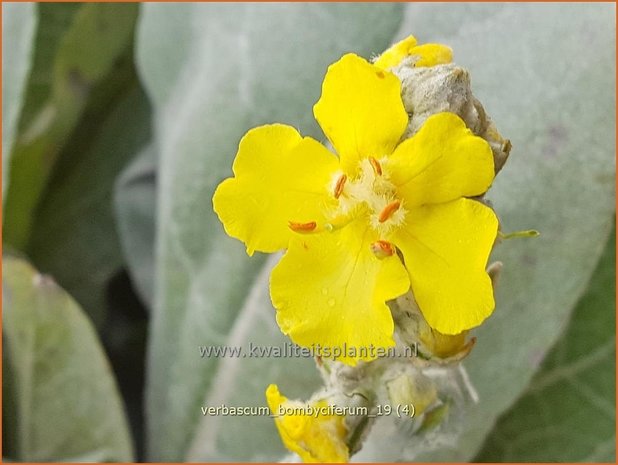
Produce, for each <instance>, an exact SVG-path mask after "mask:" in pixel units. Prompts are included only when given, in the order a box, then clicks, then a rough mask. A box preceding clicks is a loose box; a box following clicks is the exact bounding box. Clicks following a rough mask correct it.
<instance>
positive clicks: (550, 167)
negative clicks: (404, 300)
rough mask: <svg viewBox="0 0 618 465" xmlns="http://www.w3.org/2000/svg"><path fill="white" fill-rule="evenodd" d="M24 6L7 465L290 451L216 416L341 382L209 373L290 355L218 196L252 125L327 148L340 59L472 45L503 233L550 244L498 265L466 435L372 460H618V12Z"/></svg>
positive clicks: (6, 330) (513, 251) (9, 268)
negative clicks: (417, 44)
mask: <svg viewBox="0 0 618 465" xmlns="http://www.w3.org/2000/svg"><path fill="white" fill-rule="evenodd" d="M2 9H3V40H2V43H3V44H2V46H3V63H2V64H3V77H2V83H3V86H2V114H3V140H2V150H3V189H2V191H3V380H4V382H3V386H2V388H3V426H4V427H3V438H2V440H3V454H4V455H5V459H8V460H13V461H52V460H60V461H130V460H155V461H161V460H165V461H167V460H170V461H183V460H192V461H209V460H247V461H249V460H255V461H259V460H268V461H272V460H279V459H281V458H282V457H283V456H284V454H285V451H284V449H283V448H282V446H281V445H280V442H279V439H278V437H277V434H276V431H275V428H274V425H273V424H272V421H271V420H270V419H268V418H262V417H251V418H247V417H245V418H241V417H237V418H234V417H203V416H202V415H201V413H200V408H199V407H200V406H201V405H220V404H221V403H225V404H227V405H263V404H264V398H263V391H264V388H265V387H266V386H267V385H268V384H269V383H270V382H277V383H279V384H280V385H281V387H282V390H283V391H284V392H286V393H289V395H290V396H291V397H301V396H306V395H308V394H309V393H311V392H312V391H313V389H314V388H315V387H316V386H318V383H319V382H318V378H317V373H316V372H315V369H314V368H313V367H312V362H311V361H309V360H299V359H287V360H275V359H262V360H259V359H210V360H206V359H201V358H200V357H199V351H198V346H199V345H218V344H221V345H223V344H228V345H247V344H249V343H250V342H252V343H253V344H280V343H283V342H285V338H284V337H283V336H282V335H281V334H280V332H279V330H278V328H277V327H276V325H275V323H274V310H273V309H272V306H271V304H270V300H269V296H268V273H269V270H270V267H272V265H273V261H272V260H270V261H267V260H266V259H265V257H262V256H257V257H253V258H251V259H249V258H248V257H247V256H246V254H245V253H244V248H243V246H242V245H241V244H240V243H237V242H236V241H234V240H232V239H230V238H228V237H227V236H225V234H224V233H223V231H222V228H221V226H220V224H219V222H218V221H217V219H216V217H215V216H214V214H213V212H212V208H211V200H210V199H211V196H212V192H213V190H214V187H215V186H216V185H217V184H218V183H219V182H220V180H221V179H223V178H224V177H226V176H229V175H230V173H231V170H230V167H231V163H232V159H233V156H234V154H235V151H236V146H237V144H238V140H239V139H240V137H241V136H242V135H243V134H244V132H245V131H246V130H247V129H249V128H250V127H253V126H255V125H259V124H264V123H268V122H275V121H280V122H285V123H288V124H292V125H294V126H296V127H298V128H299V129H300V130H301V132H302V133H303V134H309V135H312V136H314V137H316V138H318V139H322V138H323V136H322V135H321V134H320V132H319V129H318V128H317V125H316V124H315V122H314V121H313V117H312V114H311V106H312V104H313V103H314V102H315V101H316V100H317V98H318V97H319V93H320V86H321V80H322V77H323V74H324V72H325V70H326V67H327V66H328V64H329V63H331V62H333V61H335V60H336V59H338V58H339V57H340V56H341V55H342V54H343V53H345V52H348V51H354V52H356V53H358V54H360V55H362V56H365V57H371V56H373V55H376V54H378V53H380V52H381V51H382V50H383V49H384V48H386V47H387V46H388V45H389V44H390V43H392V42H393V41H395V40H397V39H399V38H402V37H404V36H406V35H408V34H410V33H413V34H415V35H416V36H417V37H418V38H419V39H420V40H421V41H423V42H443V43H446V44H448V45H450V46H452V47H453V49H454V51H455V61H456V62H457V63H458V64H460V65H461V66H463V67H465V68H467V69H469V70H470V72H471V76H472V84H473V90H474V92H475V94H476V96H477V97H478V98H479V99H480V100H481V101H482V102H483V103H484V105H485V108H486V110H487V111H488V113H489V114H490V115H491V116H492V117H493V118H494V120H495V122H496V124H497V127H498V128H499V129H500V131H501V132H502V133H503V135H504V136H505V137H509V138H510V139H511V140H512V142H513V146H514V149H513V152H512V158H511V160H510V161H509V163H508V164H507V167H506V168H505V170H504V171H503V172H502V173H501V174H500V176H499V177H498V179H497V180H496V182H495V185H494V187H493V188H492V190H491V191H490V194H489V197H490V198H491V199H492V201H493V202H494V205H495V207H496V209H497V211H498V213H499V215H500V217H501V220H502V222H503V228H504V229H505V230H507V231H509V230H515V229H526V228H535V229H539V230H540V231H541V233H542V236H541V237H540V238H538V239H535V240H521V241H508V242H506V243H504V244H502V245H501V246H500V247H499V249H498V251H497V253H496V256H495V258H496V259H500V260H502V261H504V263H505V273H504V276H503V277H502V281H501V285H500V288H499V292H498V296H497V301H498V309H497V311H496V313H495V315H494V316H493V317H492V318H491V319H490V320H489V321H488V323H487V324H486V325H484V326H483V327H482V328H480V329H479V330H478V331H477V334H476V335H477V337H478V344H477V347H476V348H475V349H474V351H473V353H472V355H471V357H470V358H469V359H468V360H466V362H465V366H466V368H467V369H468V371H469V373H470V378H471V381H472V383H473V384H474V385H475V386H476V388H477V390H478V391H479V396H480V403H479V404H478V405H476V406H473V407H472V408H471V411H470V414H469V415H468V416H466V421H465V423H464V424H463V425H461V430H462V432H463V434H462V435H461V437H460V439H459V440H448V441H446V442H444V443H438V447H428V446H427V445H423V444H418V443H416V442H414V438H410V437H409V436H408V435H407V431H408V430H407V429H406V428H405V427H402V426H401V425H399V424H397V423H396V422H393V421H391V420H390V419H383V420H381V421H380V422H378V424H376V427H375V428H374V430H373V431H372V433H371V435H370V436H369V438H368V442H367V444H366V446H365V447H364V449H363V450H362V451H361V453H360V454H359V455H358V456H357V457H355V458H357V459H358V460H366V461H371V460H378V461H396V460H425V461H429V460H438V461H443V460H450V461H462V460H477V461H493V462H496V461H569V462H572V461H608V462H609V461H614V460H615V228H613V224H614V223H615V216H614V215H615V161H614V153H615V87H614V77H615V23H614V21H613V18H614V17H615V7H614V5H613V4H568V5H555V4H552V5H550V4H489V5H486V4H468V3H462V4H422V3H420V4H408V5H402V4H370V3H369V4H225V5H224V4H141V5H137V4H103V3H99V4H97V3H94V4H80V3H71V4H66V3H65V4H54V3H43V4H11V3H3V5H2ZM612 229H613V230H614V232H613V233H611V231H612ZM610 233H611V235H610ZM608 238H609V239H608ZM606 244H607V245H606ZM604 247H605V248H604ZM258 255H259V254H258ZM599 258H600V260H599ZM595 268H596V271H595ZM39 273H41V274H39ZM56 283H57V284H56ZM146 353H147V354H148V355H147V356H146ZM110 362H111V363H110Z"/></svg>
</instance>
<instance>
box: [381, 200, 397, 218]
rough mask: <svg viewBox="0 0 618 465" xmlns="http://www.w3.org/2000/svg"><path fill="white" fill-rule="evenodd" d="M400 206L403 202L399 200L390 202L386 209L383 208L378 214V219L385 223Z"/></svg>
mask: <svg viewBox="0 0 618 465" xmlns="http://www.w3.org/2000/svg"><path fill="white" fill-rule="evenodd" d="M400 206H401V202H400V201H399V200H395V201H394V202H391V203H389V204H388V205H387V206H386V207H384V210H382V211H381V212H380V214H379V215H378V221H379V222H380V223H384V222H385V221H386V220H388V219H389V218H390V217H391V216H392V215H393V213H395V212H396V211H397V210H399V207H400Z"/></svg>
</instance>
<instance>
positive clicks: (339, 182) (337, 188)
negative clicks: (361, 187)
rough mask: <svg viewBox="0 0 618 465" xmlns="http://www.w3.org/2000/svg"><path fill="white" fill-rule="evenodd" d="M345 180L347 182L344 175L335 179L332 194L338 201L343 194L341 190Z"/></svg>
mask: <svg viewBox="0 0 618 465" xmlns="http://www.w3.org/2000/svg"><path fill="white" fill-rule="evenodd" d="M347 180H348V177H347V176H346V175H345V174H342V175H341V176H339V179H337V184H335V192H334V195H335V198H336V199H338V198H339V196H340V195H341V193H342V192H343V188H344V186H345V182H346V181H347Z"/></svg>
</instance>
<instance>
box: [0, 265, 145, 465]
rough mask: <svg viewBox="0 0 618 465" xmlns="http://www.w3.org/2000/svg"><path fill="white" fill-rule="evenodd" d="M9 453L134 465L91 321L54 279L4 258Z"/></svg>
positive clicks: (15, 456)
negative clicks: (130, 463) (129, 462)
mask: <svg viewBox="0 0 618 465" xmlns="http://www.w3.org/2000/svg"><path fill="white" fill-rule="evenodd" d="M2 309H3V315H2V316H3V328H2V337H3V348H4V350H3V374H4V375H5V376H4V377H3V378H4V380H5V382H4V383H3V399H2V401H3V410H4V411H5V414H3V418H4V419H5V422H4V423H3V429H4V431H3V434H6V435H7V436H6V439H7V440H6V442H5V441H3V444H5V445H7V446H8V447H6V449H8V450H4V451H3V452H4V453H5V454H7V455H8V457H9V458H10V459H12V460H14V461H25V462H50V461H68V460H87V458H91V459H94V460H97V461H110V462H127V461H131V460H132V459H133V452H132V445H131V438H130V436H129V431H128V425H127V421H126V418H125V414H124V409H123V405H122V400H121V399H120V395H119V393H118V389H117V387H116V383H115V380H114V377H113V374H112V372H111V369H110V366H109V362H108V360H107V358H106V357H105V354H104V352H103V350H102V348H101V345H100V343H99V341H98V339H97V335H96V333H95V331H94V328H93V326H92V324H91V323H90V321H89V320H88V317H87V316H86V315H84V313H83V312H82V310H81V309H80V308H79V306H78V305H77V304H76V302H75V301H74V300H73V299H72V298H71V297H70V296H69V295H68V294H67V293H66V292H64V291H63V290H62V289H61V288H60V287H58V286H57V285H56V284H55V282H54V281H53V280H52V278H50V277H48V276H45V275H41V274H39V273H37V271H36V270H35V269H34V268H32V267H31V266H30V265H29V264H28V263H27V262H26V261H24V260H21V259H18V258H14V257H7V256H3V257H2Z"/></svg>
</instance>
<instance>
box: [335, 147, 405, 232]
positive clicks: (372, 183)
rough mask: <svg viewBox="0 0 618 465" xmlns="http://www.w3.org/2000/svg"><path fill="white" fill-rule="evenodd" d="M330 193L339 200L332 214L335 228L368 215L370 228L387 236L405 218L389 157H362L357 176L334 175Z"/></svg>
mask: <svg viewBox="0 0 618 465" xmlns="http://www.w3.org/2000/svg"><path fill="white" fill-rule="evenodd" d="M331 192H332V193H333V196H334V197H335V198H336V199H337V200H338V205H337V208H336V209H335V210H334V212H333V213H332V215H331V219H332V224H331V226H332V227H333V228H336V227H337V226H338V225H339V224H344V223H348V222H349V221H351V220H353V219H356V218H358V217H359V216H361V215H366V217H367V219H368V221H369V224H370V225H371V227H372V228H373V229H374V230H376V231H377V232H378V233H379V234H380V236H382V237H384V236H387V235H388V233H389V232H390V231H391V230H392V229H393V228H394V227H396V226H399V225H401V224H402V223H403V222H404V220H405V216H406V210H405V208H404V207H403V203H402V201H401V199H399V198H397V190H396V188H395V185H394V184H393V183H392V182H391V181H390V178H389V172H388V160H387V159H386V158H383V159H381V160H377V159H375V158H365V159H363V160H361V161H360V165H359V175H358V176H357V177H356V178H354V179H349V178H348V177H347V176H346V175H345V174H343V173H338V174H337V175H335V177H334V178H333V181H332V184H331Z"/></svg>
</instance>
